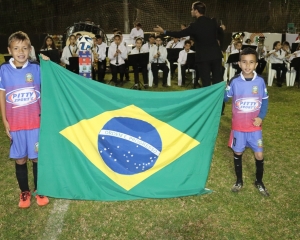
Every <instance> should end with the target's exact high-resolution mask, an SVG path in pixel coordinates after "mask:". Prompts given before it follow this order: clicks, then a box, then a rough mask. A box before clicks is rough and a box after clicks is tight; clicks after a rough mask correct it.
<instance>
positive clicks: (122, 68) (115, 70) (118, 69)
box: [110, 64, 125, 83]
mask: <svg viewBox="0 0 300 240" xmlns="http://www.w3.org/2000/svg"><path fill="white" fill-rule="evenodd" d="M110 69H111V75H112V81H113V82H115V83H116V82H117V79H118V78H117V75H118V72H119V73H120V81H121V82H123V78H124V72H125V64H121V65H118V66H116V65H114V64H110Z"/></svg>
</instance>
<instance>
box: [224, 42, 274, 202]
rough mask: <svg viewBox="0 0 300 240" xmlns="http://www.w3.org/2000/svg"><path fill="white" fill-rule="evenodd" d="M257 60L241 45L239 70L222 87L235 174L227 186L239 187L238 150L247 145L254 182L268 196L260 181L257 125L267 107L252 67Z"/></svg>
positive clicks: (261, 162)
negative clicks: (228, 110) (228, 104)
mask: <svg viewBox="0 0 300 240" xmlns="http://www.w3.org/2000/svg"><path fill="white" fill-rule="evenodd" d="M257 62H258V55H257V52H256V51H255V50H254V49H251V48H245V49H244V50H243V51H242V52H241V55H240V61H239V62H238V64H239V66H240V68H241V69H242V72H241V74H239V75H236V76H235V77H234V78H232V79H231V80H230V83H229V85H228V86H227V88H226V94H225V101H227V100H228V98H229V97H232V130H231V134H230V139H229V143H228V145H229V146H230V147H231V148H232V150H233V152H234V167H235V173H236V177H237V180H236V183H235V184H234V185H233V187H232V189H231V190H232V191H233V192H238V191H240V190H241V188H242V187H243V177H242V154H243V152H244V150H245V147H250V148H252V150H253V151H254V156H255V162H256V180H255V186H256V187H257V188H258V190H259V192H260V193H261V194H262V195H264V196H269V193H268V191H267V189H266V188H265V186H264V184H263V182H262V178H263V172H264V158H263V144H262V127H261V124H262V120H263V119H264V118H265V116H266V113H267V109H268V93H267V89H266V86H265V81H264V79H263V78H262V77H260V76H259V75H257V74H256V72H255V71H254V70H255V68H256V66H257Z"/></svg>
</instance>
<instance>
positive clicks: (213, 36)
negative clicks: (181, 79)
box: [154, 1, 223, 87]
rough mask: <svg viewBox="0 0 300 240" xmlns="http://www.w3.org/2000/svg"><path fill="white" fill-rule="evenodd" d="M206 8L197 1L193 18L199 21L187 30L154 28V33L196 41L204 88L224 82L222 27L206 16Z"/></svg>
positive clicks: (193, 7)
mask: <svg viewBox="0 0 300 240" xmlns="http://www.w3.org/2000/svg"><path fill="white" fill-rule="evenodd" d="M205 11H206V6H205V4H204V3H203V2H200V1H197V2H194V3H193V5H192V10H191V14H192V17H196V18H197V20H196V21H195V22H193V23H191V24H190V25H189V26H188V27H187V28H185V29H183V30H181V31H178V32H171V31H165V30H164V29H163V28H161V27H160V26H157V27H156V28H154V31H156V32H160V33H164V34H166V35H168V36H172V37H177V38H181V37H184V36H191V37H192V38H194V40H195V49H196V54H195V57H196V59H195V60H196V66H197V69H198V71H199V76H200V78H201V80H202V85H203V87H207V86H210V85H211V77H210V74H212V84H215V83H219V82H221V81H222V80H223V76H222V57H223V55H222V52H221V48H220V46H219V43H218V34H219V31H220V26H218V24H217V22H216V20H215V19H210V18H208V17H206V16H204V15H205Z"/></svg>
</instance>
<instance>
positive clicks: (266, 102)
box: [253, 98, 269, 126]
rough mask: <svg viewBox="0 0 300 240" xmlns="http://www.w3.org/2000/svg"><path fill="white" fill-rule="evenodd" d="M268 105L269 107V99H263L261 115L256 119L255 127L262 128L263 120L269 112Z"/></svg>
mask: <svg viewBox="0 0 300 240" xmlns="http://www.w3.org/2000/svg"><path fill="white" fill-rule="evenodd" d="M268 105H269V99H268V98H266V99H263V100H262V103H261V107H260V111H259V114H258V116H257V117H256V118H254V119H253V120H254V122H253V125H254V126H260V125H261V123H262V120H263V119H264V118H265V117H266V115H267V111H268Z"/></svg>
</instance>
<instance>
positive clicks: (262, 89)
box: [226, 72, 268, 132]
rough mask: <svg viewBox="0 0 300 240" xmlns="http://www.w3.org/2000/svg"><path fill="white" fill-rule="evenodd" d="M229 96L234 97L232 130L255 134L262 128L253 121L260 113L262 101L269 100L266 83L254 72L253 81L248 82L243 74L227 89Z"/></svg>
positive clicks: (236, 77) (233, 80) (231, 82)
mask: <svg viewBox="0 0 300 240" xmlns="http://www.w3.org/2000/svg"><path fill="white" fill-rule="evenodd" d="M226 90H227V96H228V97H232V130H236V131H240V132H253V131H258V130H261V126H259V127H257V126H254V125H253V119H254V118H256V117H257V116H258V114H259V112H260V108H261V104H262V99H267V98H268V93H267V88H266V85H265V81H264V79H263V78H262V77H260V76H258V75H257V74H256V72H254V77H253V79H252V80H251V81H246V80H245V78H244V76H243V74H242V73H241V74H240V75H237V76H235V77H234V78H233V79H232V80H231V81H230V84H229V86H228V87H227V89H226Z"/></svg>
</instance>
